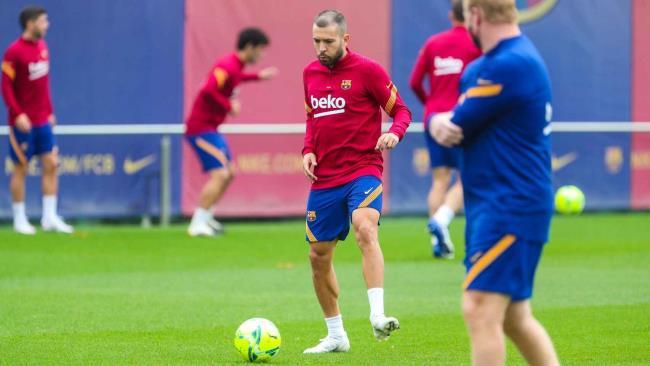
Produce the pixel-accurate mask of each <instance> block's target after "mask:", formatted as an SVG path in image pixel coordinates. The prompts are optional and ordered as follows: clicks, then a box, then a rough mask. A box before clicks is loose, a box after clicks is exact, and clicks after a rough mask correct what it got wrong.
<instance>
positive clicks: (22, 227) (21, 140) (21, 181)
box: [9, 127, 36, 235]
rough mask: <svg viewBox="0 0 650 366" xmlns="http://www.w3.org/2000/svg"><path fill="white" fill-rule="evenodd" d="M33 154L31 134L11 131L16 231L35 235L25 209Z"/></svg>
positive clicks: (12, 182) (12, 186)
mask: <svg viewBox="0 0 650 366" xmlns="http://www.w3.org/2000/svg"><path fill="white" fill-rule="evenodd" d="M32 153H33V143H32V137H31V133H29V132H21V131H19V130H17V129H16V128H15V127H11V128H10V129H9V156H10V157H11V160H12V161H13V165H14V166H13V170H12V172H11V181H10V183H9V190H10V191H11V202H12V209H13V215H14V230H15V231H16V232H17V233H20V234H26V235H33V234H35V233H36V229H35V228H34V227H33V226H32V225H31V224H30V223H29V220H28V219H27V213H26V209H25V179H26V178H27V172H28V169H29V160H30V158H31V156H32Z"/></svg>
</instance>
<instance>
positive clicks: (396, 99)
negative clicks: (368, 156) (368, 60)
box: [365, 64, 411, 140]
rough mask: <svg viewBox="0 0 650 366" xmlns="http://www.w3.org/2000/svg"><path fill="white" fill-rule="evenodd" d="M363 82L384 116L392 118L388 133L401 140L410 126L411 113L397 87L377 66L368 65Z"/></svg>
mask: <svg viewBox="0 0 650 366" xmlns="http://www.w3.org/2000/svg"><path fill="white" fill-rule="evenodd" d="M365 82H366V85H367V88H368V91H369V93H370V95H371V96H372V98H373V99H374V100H375V101H376V102H377V104H379V105H380V106H381V107H382V109H383V110H384V111H385V112H386V114H388V115H389V116H390V117H392V118H393V124H392V125H391V127H390V130H389V132H391V133H394V134H395V135H397V137H399V139H400V140H402V138H404V135H405V134H406V130H407V129H408V127H409V125H410V124H411V111H410V110H409V109H408V107H407V106H406V104H404V101H403V100H402V97H401V96H400V95H399V93H398V92H397V86H395V84H394V83H393V82H392V81H391V79H390V77H389V76H388V73H386V71H385V70H384V69H383V68H382V67H381V66H379V65H378V64H370V65H368V67H366V75H365Z"/></svg>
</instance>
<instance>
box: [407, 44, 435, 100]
mask: <svg viewBox="0 0 650 366" xmlns="http://www.w3.org/2000/svg"><path fill="white" fill-rule="evenodd" d="M427 70H431V57H429V52H428V48H427V46H426V45H425V46H424V47H422V49H421V50H420V53H419V54H418V58H417V60H416V61H415V66H413V71H412V72H411V77H410V78H409V86H410V87H411V90H413V93H415V95H416V96H417V97H418V99H419V100H420V102H421V103H422V104H425V103H426V102H427V98H428V97H427V92H426V90H424V86H423V85H422V82H423V81H424V77H425V76H426V73H427Z"/></svg>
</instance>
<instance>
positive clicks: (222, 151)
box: [185, 28, 277, 236]
mask: <svg viewBox="0 0 650 366" xmlns="http://www.w3.org/2000/svg"><path fill="white" fill-rule="evenodd" d="M268 44H269V39H268V37H267V36H266V34H264V32H262V31H261V30H260V29H257V28H247V29H244V30H242V31H241V32H240V33H239V39H238V41H237V50H236V51H235V52H234V53H231V54H229V55H228V56H226V57H224V58H222V59H220V60H219V61H217V63H216V64H215V65H214V66H213V67H212V68H211V69H210V73H209V74H208V77H207V80H206V81H205V84H204V85H203V87H202V88H201V90H200V91H199V93H198V95H197V96H196V99H195V100H194V105H193V106H192V111H191V113H190V116H189V117H188V119H187V121H186V122H185V137H186V139H187V141H188V142H189V143H190V145H191V146H192V148H193V149H194V151H195V152H196V154H197V156H198V158H199V159H200V160H201V165H202V167H203V171H204V172H206V173H208V174H210V180H208V181H207V182H206V183H205V185H204V186H203V189H202V191H201V196H200V198H199V203H198V207H197V208H196V210H195V211H194V215H193V216H192V222H191V223H190V226H189V228H188V233H189V234H190V236H214V235H216V234H217V233H218V232H220V231H222V230H223V226H222V225H221V223H219V222H218V221H216V220H215V219H214V218H213V217H212V212H211V207H212V206H213V205H214V204H216V203H217V201H218V200H219V199H220V198H221V196H222V195H223V194H224V192H225V191H226V189H227V188H228V186H229V185H230V182H231V181H232V179H233V177H234V174H233V169H232V165H231V163H230V162H231V159H232V157H231V154H230V149H229V148H228V144H227V143H226V140H225V138H224V137H223V136H222V135H221V134H220V133H219V132H217V128H219V126H220V125H221V124H222V123H223V122H224V121H225V119H226V116H227V115H228V114H230V115H232V116H236V115H238V114H239V110H240V108H241V106H240V103H239V100H238V99H236V97H235V95H234V91H235V88H236V87H237V86H238V85H239V84H240V83H241V82H245V81H255V80H268V79H271V78H272V77H273V76H275V74H276V73H277V69H276V68H274V67H269V68H266V69H263V70H262V71H260V72H258V73H255V74H251V73H245V72H244V67H245V66H246V65H250V64H254V63H256V62H257V61H259V60H260V59H261V58H262V55H263V52H264V49H265V48H266V47H267V46H268Z"/></svg>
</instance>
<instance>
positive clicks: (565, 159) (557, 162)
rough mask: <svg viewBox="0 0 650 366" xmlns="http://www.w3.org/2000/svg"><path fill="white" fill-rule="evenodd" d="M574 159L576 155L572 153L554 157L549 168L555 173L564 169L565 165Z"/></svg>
mask: <svg viewBox="0 0 650 366" xmlns="http://www.w3.org/2000/svg"><path fill="white" fill-rule="evenodd" d="M576 159H578V154H576V153H574V152H572V153H568V154H565V155H562V156H560V157H555V156H554V157H553V158H552V160H551V167H552V168H553V171H554V172H556V171H558V170H561V169H564V168H565V167H566V166H567V165H569V164H571V163H573V162H574V161H575V160H576Z"/></svg>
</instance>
